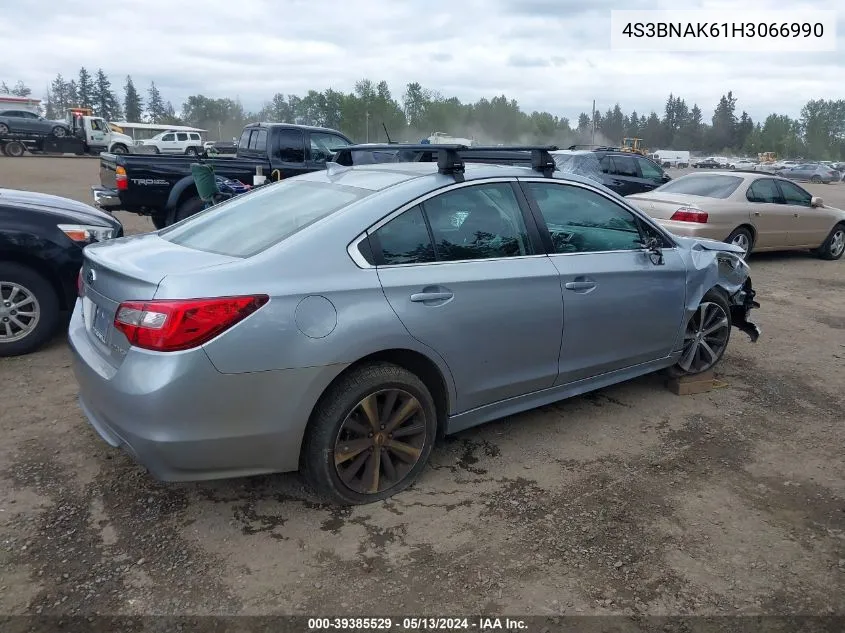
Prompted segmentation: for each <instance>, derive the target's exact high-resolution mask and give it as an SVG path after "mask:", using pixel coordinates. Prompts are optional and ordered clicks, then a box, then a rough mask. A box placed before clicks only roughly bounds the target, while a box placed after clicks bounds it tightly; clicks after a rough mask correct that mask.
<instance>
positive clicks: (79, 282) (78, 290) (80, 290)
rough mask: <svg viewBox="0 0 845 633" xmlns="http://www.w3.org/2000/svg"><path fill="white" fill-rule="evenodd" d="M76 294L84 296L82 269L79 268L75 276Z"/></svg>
mask: <svg viewBox="0 0 845 633" xmlns="http://www.w3.org/2000/svg"><path fill="white" fill-rule="evenodd" d="M76 294H78V295H79V296H80V297H83V296H85V282H84V281H82V269H81V268H80V269H79V274H78V275H77V276H76Z"/></svg>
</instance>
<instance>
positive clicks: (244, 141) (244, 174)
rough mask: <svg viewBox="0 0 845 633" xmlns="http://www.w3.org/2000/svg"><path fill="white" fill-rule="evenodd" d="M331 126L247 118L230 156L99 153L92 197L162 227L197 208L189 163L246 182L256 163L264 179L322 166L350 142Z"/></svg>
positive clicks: (198, 209) (201, 206)
mask: <svg viewBox="0 0 845 633" xmlns="http://www.w3.org/2000/svg"><path fill="white" fill-rule="evenodd" d="M351 144H352V141H350V140H349V139H348V138H347V137H346V136H344V135H343V134H341V133H340V132H338V131H336V130H330V129H326V128H319V127H310V126H306V125H292V124H286V123H251V124H250V125H247V126H246V127H245V128H244V130H243V133H242V134H241V138H240V141H239V142H238V149H237V153H236V155H235V156H220V157H214V158H212V157H210V156H208V155H203V156H200V157H193V156H162V155H158V154H150V155H147V154H120V155H118V154H108V153H103V154H101V155H100V186H94V187H92V188H91V190H92V194H93V196H94V202H95V203H96V204H97V205H98V206H100V207H102V208H104V209H106V210H108V211H130V212H132V213H137V214H139V215H148V216H150V217H151V218H152V220H153V224H154V225H155V226H156V228H163V227H165V226H168V225H170V224H173V223H174V222H178V221H179V220H182V219H184V218H186V217H188V216H191V215H193V214H195V213H197V212H198V211H200V210H202V208H203V203H202V201H201V200H200V199H199V197H198V196H197V190H196V187H195V186H194V180H193V178H192V177H191V163H196V162H204V163H208V164H211V165H213V166H214V172H215V174H217V175H220V176H223V177H225V178H230V179H233V180H240V181H241V182H243V183H245V184H248V185H251V184H252V177H253V176H254V175H255V174H256V172H257V168H258V167H261V168H262V171H263V173H264V175H265V176H267V178H268V179H269V180H278V179H281V178H288V177H290V176H296V175H298V174H303V173H306V172H310V171H316V170H318V169H324V168H325V165H326V160H327V159H328V158H330V157H331V156H332V154H333V153H334V152H333V150H335V149H337V148H339V147H344V146H346V145H351Z"/></svg>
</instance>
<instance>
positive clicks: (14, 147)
mask: <svg viewBox="0 0 845 633" xmlns="http://www.w3.org/2000/svg"><path fill="white" fill-rule="evenodd" d="M25 151H26V148H25V147H24V146H23V143H21V142H20V141H11V142H9V143H6V156H11V157H12V158H20V157H21V156H23V154H24V152H25Z"/></svg>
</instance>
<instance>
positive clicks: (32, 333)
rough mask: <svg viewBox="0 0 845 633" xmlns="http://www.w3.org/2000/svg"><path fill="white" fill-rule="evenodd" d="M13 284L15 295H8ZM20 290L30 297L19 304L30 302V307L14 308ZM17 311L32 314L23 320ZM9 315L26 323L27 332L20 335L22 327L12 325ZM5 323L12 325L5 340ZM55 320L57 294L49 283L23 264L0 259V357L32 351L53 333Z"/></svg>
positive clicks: (56, 325)
mask: <svg viewBox="0 0 845 633" xmlns="http://www.w3.org/2000/svg"><path fill="white" fill-rule="evenodd" d="M13 286H14V287H17V290H16V291H15V296H10V295H11V294H12V290H13ZM22 293H23V295H24V299H26V298H29V299H31V301H30V302H28V303H27V304H25V305H24V306H21V307H24V308H29V307H30V306H33V307H34V308H35V309H34V310H33V309H27V310H20V311H18V310H14V306H15V304H18V305H20V303H21V301H22V299H21V294H22ZM8 299H13V300H14V303H12V302H10V301H7V300H8ZM9 304H11V305H9ZM12 312H14V314H13V313H12ZM21 312H34V313H35V314H34V316H33V317H27V319H28V320H27V319H22V318H21V316H22V315H21ZM13 318H16V319H17V321H19V322H22V323H24V324H25V325H27V326H30V327H29V328H27V329H28V333H25V334H23V336H21V335H20V334H21V333H22V332H23V331H24V330H23V328H19V327H16V326H15V324H14V322H13V321H12V319H13ZM7 319H8V320H7ZM33 321H34V323H33ZM6 324H10V327H11V328H14V329H12V338H11V339H10V340H8V341H7V338H8V337H7V335H6V328H5V326H6ZM58 324H59V298H58V296H56V291H55V289H54V288H53V286H52V284H51V283H50V282H49V281H48V280H47V279H45V278H44V277H43V276H42V275H41V274H40V273H38V272H36V271H35V270H33V269H31V268H29V267H27V266H22V265H21V264H17V263H15V262H0V357H4V356H21V355H23V354H29V353H30V352H34V351H35V350H37V349H38V348H40V347H41V346H42V345H44V344H45V343H46V342H47V341H48V340H49V339H50V338H51V337H52V336H53V334H55V332H56V328H57V327H58Z"/></svg>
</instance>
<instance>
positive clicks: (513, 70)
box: [0, 0, 845, 120]
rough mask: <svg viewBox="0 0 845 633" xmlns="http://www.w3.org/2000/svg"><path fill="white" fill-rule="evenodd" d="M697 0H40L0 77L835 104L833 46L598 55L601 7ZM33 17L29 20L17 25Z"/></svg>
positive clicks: (632, 103)
mask: <svg viewBox="0 0 845 633" xmlns="http://www.w3.org/2000/svg"><path fill="white" fill-rule="evenodd" d="M837 4H838V0H815V1H810V0H806V1H796V2H790V3H789V4H788V6H785V3H783V2H782V1H781V0H778V2H775V0H757V1H756V2H755V10H756V11H758V12H759V14H760V15H761V18H765V16H766V15H767V13H769V12H771V11H775V10H778V9H781V10H782V9H783V8H786V9H789V10H798V9H801V10H805V9H806V10H809V9H835V8H836V5H837ZM734 5H735V2H727V1H726V0H722V1H720V2H713V1H708V0H686V1H685V0H648V1H646V0H462V1H461V2H454V1H451V2H446V1H445V0H403V1H402V2H395V3H389V2H384V1H383V0H347V1H346V2H322V3H318V2H313V0H276V1H271V0H242V1H241V2H231V1H230V0H205V1H204V2H199V1H198V0H183V1H181V2H174V1H173V0H167V1H165V0H123V1H122V2H119V3H114V4H112V5H109V10H108V11H107V12H105V13H102V12H95V11H89V10H82V11H80V10H79V8H78V7H77V6H75V5H72V4H70V3H63V2H55V1H51V0H29V1H27V2H6V3H4V7H3V19H2V20H1V21H0V41H2V42H3V43H4V47H3V49H4V53H5V57H4V64H3V67H4V69H5V70H3V71H1V72H0V79H2V80H5V81H6V82H7V83H11V82H14V81H16V80H18V79H21V80H23V81H24V82H25V83H27V84H28V85H29V86H30V87H32V89H33V91H34V92H35V93H36V95H37V96H40V95H42V94H43V92H44V90H45V88H46V86H48V85H49V82H50V81H51V80H52V79H53V78H54V77H55V76H56V74H57V73H59V72H61V73H62V74H63V75H64V76H65V78H66V79H67V78H69V77H72V76H75V75H76V73H77V72H78V69H79V67H80V66H85V67H86V68H88V69H89V71H95V70H96V69H97V68H103V70H104V71H105V72H106V73H107V74H108V75H109V76H110V78H111V79H112V82H113V85H114V86H115V87H116V88H120V87H122V85H123V83H124V81H125V77H126V75H131V76H132V77H133V79H134V81H135V84H136V86H137V87H139V88H140V89H145V88H146V87H147V86H148V85H149V83H150V81H155V82H156V84H157V85H158V86H159V89H160V90H161V92H162V94H163V96H164V98H165V99H166V100H169V101H171V102H172V103H173V104H174V106H175V107H176V108H177V109H178V108H179V107H180V105H181V103H182V102H183V101H184V100H185V99H186V98H187V97H188V96H189V95H191V94H198V93H199V94H204V95H206V96H210V97H238V98H239V99H240V100H241V101H242V103H243V104H244V106H245V107H246V108H247V109H253V110H254V109H258V108H260V107H261V105H262V104H263V103H264V102H266V101H268V100H269V99H270V98H271V97H272V96H273V94H275V93H277V92H281V93H284V94H304V93H305V92H307V91H308V90H310V89H316V90H324V89H326V88H330V87H331V88H334V89H336V90H342V91H351V90H352V88H353V86H354V84H355V81H357V80H359V79H361V78H364V77H368V78H370V79H372V80H374V81H379V80H382V79H384V80H386V81H387V82H388V84H389V85H390V87H391V89H392V90H393V93H394V96H396V97H401V95H402V93H403V92H404V89H405V85H406V84H408V83H409V82H412V81H416V82H419V83H420V84H422V85H423V86H424V87H426V88H429V89H432V90H436V91H438V92H440V93H441V94H443V95H445V96H453V95H454V96H457V97H458V98H460V99H461V100H463V101H474V100H477V99H479V98H481V97H491V96H494V95H497V94H505V95H507V96H508V98H512V99H516V100H517V101H518V102H519V103H520V105H521V106H522V107H523V108H524V109H525V110H527V111H529V112H530V111H532V110H547V111H550V112H552V113H554V114H557V115H561V116H566V117H568V118H569V119H570V120H575V119H576V118H577V116H578V114H579V113H580V112H589V111H590V107H591V105H592V101H593V99H595V100H596V106H597V107H598V108H599V109H600V110H602V111H604V110H606V109H607V108H609V107H612V106H613V105H614V104H615V103H617V102H618V103H619V104H620V105H621V106H622V108H623V109H624V110H625V111H626V112H630V111H631V110H634V109H636V110H637V112H640V113H643V112H645V113H647V112H649V111H651V110H656V111H657V112H661V111H662V109H663V106H664V102H665V100H666V97H667V96H668V94H669V92H672V93H673V94H675V95H679V96H681V97H683V98H684V99H685V100H686V101H687V103H688V104H690V105H691V104H692V103H698V104H699V105H700V107H701V108H702V110H703V112H704V115H705V117H709V116H710V114H711V113H712V109H713V107H714V106H715V104H716V103H717V102H718V99H719V97H720V96H721V95H722V94H724V93H726V92H727V91H728V90H732V91H733V93H734V95H735V96H736V97H737V98H738V99H739V102H738V108H739V109H740V110H743V109H744V110H747V111H748V112H749V113H750V114H751V115H752V116H753V117H754V118H755V119H759V118H761V117H765V116H766V115H767V114H769V113H770V112H779V113H785V114H790V115H792V116H796V115H798V113H799V112H800V110H801V107H802V106H803V104H804V103H805V102H806V101H807V100H808V99H811V98H826V99H836V98H841V97H842V90H841V81H840V78H841V77H842V76H843V71H845V62H843V58H842V54H841V51H842V50H845V15H842V16H841V18H842V19H840V23H839V42H840V43H839V52H838V53H813V54H802V53H766V54H762V53H761V54H739V53H722V54H717V53H675V52H642V51H640V52H637V51H619V50H612V49H611V48H610V11H611V10H613V9H625V10H631V9H655V8H671V9H699V8H717V9H719V10H723V11H725V15H726V18H728V17H729V16H730V7H732V6H734ZM34 15H37V16H38V21H37V27H38V28H37V29H36V28H31V26H32V19H33V17H32V16H34Z"/></svg>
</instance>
